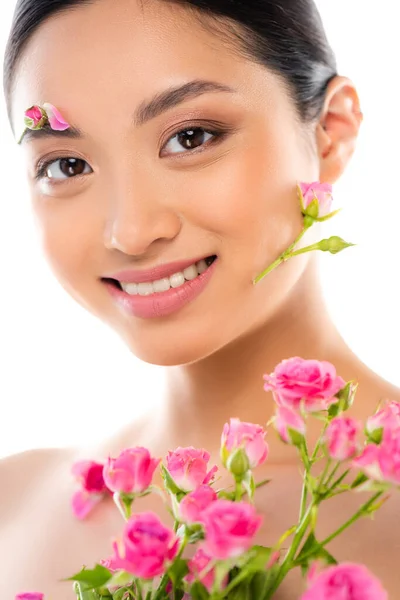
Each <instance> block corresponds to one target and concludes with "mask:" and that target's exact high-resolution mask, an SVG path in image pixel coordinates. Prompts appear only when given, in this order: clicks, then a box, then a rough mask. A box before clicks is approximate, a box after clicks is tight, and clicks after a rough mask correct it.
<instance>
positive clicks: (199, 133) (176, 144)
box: [163, 126, 227, 154]
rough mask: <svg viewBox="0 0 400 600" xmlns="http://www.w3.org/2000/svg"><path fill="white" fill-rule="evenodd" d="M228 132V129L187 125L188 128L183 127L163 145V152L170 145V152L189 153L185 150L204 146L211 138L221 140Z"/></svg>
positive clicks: (214, 140)
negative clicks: (209, 128) (210, 128)
mask: <svg viewBox="0 0 400 600" xmlns="http://www.w3.org/2000/svg"><path fill="white" fill-rule="evenodd" d="M226 133H227V131H222V130H212V131H211V130H208V129H205V128H204V127H196V126H190V127H186V129H181V130H180V131H178V132H177V133H175V134H174V135H173V136H172V137H170V138H169V140H168V142H167V144H165V145H164V146H163V152H164V151H165V149H166V148H168V147H169V149H170V152H169V153H170V154H187V152H185V150H189V151H192V150H196V149H197V148H201V147H202V146H205V145H206V143H207V142H209V141H210V139H211V140H212V141H213V143H215V142H216V141H217V140H221V139H222V138H223V137H224V136H225V135H226ZM207 145H209V144H207ZM182 148H183V151H182Z"/></svg>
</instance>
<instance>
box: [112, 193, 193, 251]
mask: <svg viewBox="0 0 400 600" xmlns="http://www.w3.org/2000/svg"><path fill="white" fill-rule="evenodd" d="M154 196H157V198H156V199H155V198H154ZM160 196H162V192H160V191H159V190H158V191H157V192H156V191H155V190H152V192H151V196H150V194H149V193H146V194H144V193H143V189H142V190H141V191H140V192H139V190H137V191H136V192H134V193H132V191H131V190H130V191H125V192H119V193H117V194H116V193H114V194H113V198H112V202H111V210H110V213H111V215H110V217H109V218H108V219H107V223H106V227H105V231H104V245H105V247H106V248H108V249H110V250H120V251H121V252H123V253H124V254H129V255H131V256H135V255H137V256H140V255H143V254H145V253H146V252H147V251H148V250H149V249H150V248H151V247H152V246H153V245H155V244H156V243H157V245H159V244H160V242H165V243H168V242H170V241H172V240H173V239H174V238H175V237H176V236H177V235H178V234H179V232H180V230H181V227H182V221H181V218H180V216H179V214H178V213H177V212H176V211H174V209H173V207H171V206H169V205H168V203H167V202H166V201H165V202H164V201H163V200H162V198H161V199H160Z"/></svg>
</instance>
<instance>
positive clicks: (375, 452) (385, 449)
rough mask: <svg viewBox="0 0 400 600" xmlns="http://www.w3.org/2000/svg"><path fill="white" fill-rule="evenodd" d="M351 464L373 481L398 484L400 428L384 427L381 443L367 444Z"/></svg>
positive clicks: (399, 478) (399, 476)
mask: <svg viewBox="0 0 400 600" xmlns="http://www.w3.org/2000/svg"><path fill="white" fill-rule="evenodd" d="M352 465H353V466H354V467H356V468H359V469H361V470H362V471H363V472H364V473H365V474H366V475H367V476H368V477H369V478H370V479H373V480H374V481H380V482H385V483H391V484H394V485H400V428H399V429H393V430H391V429H386V430H385V431H384V435H383V439H382V442H381V444H380V445H379V446H378V445H376V444H367V446H365V448H364V451H363V452H362V454H361V456H358V457H357V458H355V459H354V460H353V461H352Z"/></svg>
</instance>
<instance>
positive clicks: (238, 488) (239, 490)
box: [235, 479, 243, 502]
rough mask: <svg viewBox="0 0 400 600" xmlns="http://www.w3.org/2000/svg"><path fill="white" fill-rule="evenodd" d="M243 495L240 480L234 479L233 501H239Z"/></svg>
mask: <svg viewBox="0 0 400 600" xmlns="http://www.w3.org/2000/svg"><path fill="white" fill-rule="evenodd" d="M242 496H243V487H242V480H241V479H236V487H235V502H240V501H241V499H242Z"/></svg>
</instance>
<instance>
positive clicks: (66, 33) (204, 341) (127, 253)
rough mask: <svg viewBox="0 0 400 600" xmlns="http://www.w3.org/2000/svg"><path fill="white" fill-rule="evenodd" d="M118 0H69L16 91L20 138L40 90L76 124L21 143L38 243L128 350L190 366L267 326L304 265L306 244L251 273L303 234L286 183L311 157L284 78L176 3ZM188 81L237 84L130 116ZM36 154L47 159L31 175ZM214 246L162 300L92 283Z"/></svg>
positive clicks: (314, 173) (314, 170) (44, 33)
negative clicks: (197, 270) (75, 0)
mask: <svg viewBox="0 0 400 600" xmlns="http://www.w3.org/2000/svg"><path fill="white" fill-rule="evenodd" d="M115 6H116V3H115V0H101V1H100V2H96V3H95V4H94V5H91V6H83V7H80V8H79V9H74V10H73V11H70V12H68V13H65V14H61V15H58V16H55V17H53V18H51V19H50V20H49V22H47V23H45V24H44V25H42V27H41V28H40V29H39V30H38V31H37V32H36V33H35V35H34V37H33V38H32V39H31V41H30V43H29V46H28V48H27V50H26V52H25V55H24V59H23V62H22V63H21V66H20V70H19V73H18V78H17V86H16V90H15V94H14V99H13V121H14V125H15V128H16V135H17V136H18V137H19V135H20V132H21V130H22V129H23V114H24V111H25V110H26V109H27V108H28V107H30V106H32V105H33V104H42V103H44V102H50V103H51V104H54V105H55V106H56V107H57V108H58V109H59V110H60V112H61V114H62V115H63V117H64V118H65V119H66V120H67V121H68V122H69V123H70V124H71V125H72V126H75V127H77V128H79V129H80V130H81V131H82V132H83V137H81V138H72V137H68V138H67V137H65V135H64V136H62V135H60V136H58V137H48V138H44V137H43V138H39V137H37V139H34V138H33V137H32V139H29V140H28V139H27V140H25V141H24V142H23V143H22V148H23V152H24V153H25V156H26V164H27V171H28V177H29V185H30V189H31V195H32V202H33V210H34V214H35V219H36V221H37V224H38V227H39V232H40V236H41V240H42V243H43V249H44V252H45V254H46V256H47V259H48V261H49V263H50V266H51V268H52V270H53V272H54V274H55V275H56V277H57V279H58V280H59V282H60V283H61V285H62V286H63V287H64V288H65V290H66V291H67V292H68V293H69V294H70V295H71V296H72V297H73V298H74V299H75V300H76V301H77V302H78V303H79V304H81V305H82V306H84V307H85V308H86V309H87V310H89V311H90V312H91V313H93V314H95V315H96V316H97V317H99V318H100V319H101V320H103V321H105V322H106V323H107V324H108V325H109V326H111V327H112V328H113V329H114V330H116V331H117V332H118V333H119V335H121V336H122V338H123V339H124V340H125V342H126V343H127V344H128V346H129V347H130V349H131V350H132V352H133V353H134V354H136V355H137V356H138V357H139V358H141V359H143V360H145V361H148V362H151V363H155V364H160V365H161V364H163V365H173V364H184V363H189V362H194V361H198V360H200V359H201V358H204V357H206V356H209V355H211V354H212V353H214V352H216V351H217V350H219V349H221V348H222V347H224V346H226V345H227V344H229V343H230V342H232V341H233V340H235V339H237V338H238V337H239V336H243V335H245V334H246V332H249V331H250V330H255V329H256V328H257V327H260V326H261V325H262V324H263V323H265V322H267V321H268V320H269V319H270V318H271V317H272V316H273V315H274V313H276V312H277V310H278V309H279V307H280V306H281V305H282V303H283V302H284V301H285V299H286V298H287V297H288V295H289V294H290V292H291V290H292V289H293V287H294V285H295V284H296V282H297V281H298V280H299V278H300V276H301V275H302V273H303V272H304V269H305V267H306V265H307V263H308V256H309V255H303V256H300V257H297V258H296V259H294V260H291V261H289V262H288V263H286V264H285V265H283V266H282V267H281V268H279V269H278V270H276V271H274V272H273V273H271V274H270V275H269V276H268V277H266V278H265V279H264V280H262V281H261V282H260V283H259V284H258V285H256V286H254V285H253V283H252V280H253V278H254V277H255V276H256V275H257V274H259V273H260V272H261V271H262V270H263V269H264V268H266V267H267V266H268V265H269V264H270V263H272V262H273V261H274V260H275V258H276V257H277V256H278V255H279V254H280V253H281V252H282V251H283V250H284V249H285V248H286V247H287V246H288V245H289V244H290V243H291V242H292V241H293V240H294V239H295V237H296V236H297V235H298V233H299V232H300V230H301V216H300V211H299V204H298V199H297V194H296V182H297V181H306V182H311V181H315V180H318V179H319V175H320V173H319V164H318V158H317V157H316V154H314V153H313V152H312V151H310V142H309V138H308V142H307V141H306V140H307V135H304V129H303V130H302V129H301V127H300V125H299V123H298V122H297V120H296V113H295V110H294V107H293V104H292V103H291V101H290V99H289V96H288V94H287V92H286V90H285V89H284V86H283V84H282V83H281V82H280V80H279V79H278V78H277V77H276V76H275V75H273V74H271V73H269V72H268V71H267V70H266V69H265V68H264V67H262V66H259V65H255V64H253V63H251V62H247V61H246V60H245V59H243V58H240V57H239V56H238V54H237V53H235V52H234V51H233V50H232V48H230V47H229V46H228V45H227V44H226V42H224V40H223V39H222V38H217V36H216V35H215V34H212V33H210V32H207V31H206V30H205V29H204V28H202V27H201V26H200V25H199V23H198V21H197V20H195V18H194V17H193V16H191V15H190V14H189V13H188V12H187V9H185V8H183V7H178V6H177V5H173V4H169V3H167V2H149V3H146V4H145V6H144V7H141V6H140V3H136V2H132V0H119V2H118V7H117V8H115ZM193 80H204V81H211V82H214V83H217V84H219V85H220V86H226V87H229V88H231V89H232V91H211V89H210V88H208V91H206V93H201V92H200V90H199V88H198V89H197V93H195V94H194V95H192V96H190V97H187V98H186V99H185V101H183V102H181V103H179V104H177V105H173V102H170V103H169V104H168V108H167V110H164V111H163V112H162V113H159V114H157V115H154V113H153V114H150V112H151V111H144V113H143V111H142V117H143V114H144V115H145V116H146V115H147V117H148V120H147V119H146V120H145V122H137V121H138V117H137V111H138V110H139V109H140V108H143V105H144V103H147V102H148V101H149V100H150V99H151V98H152V97H153V96H154V95H156V94H162V93H163V92H165V91H166V90H167V89H169V88H172V87H176V86H181V85H185V84H186V85H187V84H188V83H189V82H191V81H193ZM175 99H176V95H175ZM135 113H136V119H134V117H133V115H134V114H135ZM43 158H45V159H46V160H50V159H51V160H52V161H53V162H52V164H51V165H50V166H49V167H48V168H47V170H46V173H45V174H44V175H43V177H42V178H41V179H38V180H37V179H35V165H36V163H37V162H38V161H39V159H43ZM60 158H64V159H67V158H70V160H69V161H65V160H64V161H63V160H60ZM71 159H78V160H75V161H73V160H71ZM74 163H75V164H74ZM49 177H51V178H50V179H49ZM310 241H313V240H310V238H309V237H308V238H307V239H306V242H307V243H310ZM212 255H216V256H217V257H218V258H217V261H216V262H215V263H214V264H213V266H212V274H211V276H210V275H209V274H207V272H206V274H205V276H203V279H205V280H206V281H207V283H206V285H202V286H201V287H197V285H198V284H196V283H195V280H193V283H189V284H184V286H183V287H181V286H180V287H176V288H172V291H169V292H164V294H169V300H168V299H167V301H165V300H164V299H163V298H161V296H160V297H158V296H157V294H159V293H160V292H157V293H153V294H152V296H151V298H150V296H141V299H140V298H139V301H138V298H137V296H136V297H135V300H134V305H135V306H136V308H133V309H132V310H130V309H129V310H128V308H127V307H126V305H124V304H123V303H122V304H121V302H120V301H119V300H118V299H117V298H116V297H115V294H112V293H110V288H109V286H108V285H106V283H105V282H104V281H103V280H102V278H105V277H112V276H113V275H114V274H116V273H118V272H119V271H122V270H126V269H133V270H136V271H140V272H142V271H144V270H148V269H152V268H153V267H157V266H159V265H166V264H167V265H168V264H169V263H174V262H176V261H184V262H185V263H186V264H188V263H189V264H190V263H194V262H196V261H198V260H199V259H200V258H202V257H209V256H212ZM178 270H179V269H178ZM142 274H143V273H142ZM160 274H162V273H161V272H158V273H155V274H154V275H155V276H154V277H151V273H150V275H149V274H147V276H146V274H145V275H144V277H142V278H141V279H142V280H143V279H144V280H149V279H150V280H154V279H155V278H156V279H160V277H159V275H160ZM186 274H189V275H188V276H189V277H190V276H191V275H190V274H192V276H194V275H193V271H192V270H189V271H187V272H186ZM115 278H116V279H117V277H115ZM134 279H136V281H138V280H139V279H140V277H134ZM180 281H181V280H180V278H179V276H178V278H176V279H175V283H176V284H178V283H179V282H180ZM164 283H165V282H164ZM112 289H113V290H114V288H112ZM138 290H139V288H138ZM149 290H151V288H147V287H145V288H143V286H141V291H142V293H149ZM114 291H115V290H114ZM199 291H200V293H199ZM119 296H121V294H119ZM171 296H172V300H171ZM164 298H165V296H164ZM182 298H183V300H182ZM188 299H190V301H189V302H188V301H187V300H188ZM142 303H144V304H145V307H144V308H143V306H142ZM138 304H140V306H139V308H137V305H138ZM132 311H133V312H132ZM158 315H161V316H158Z"/></svg>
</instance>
